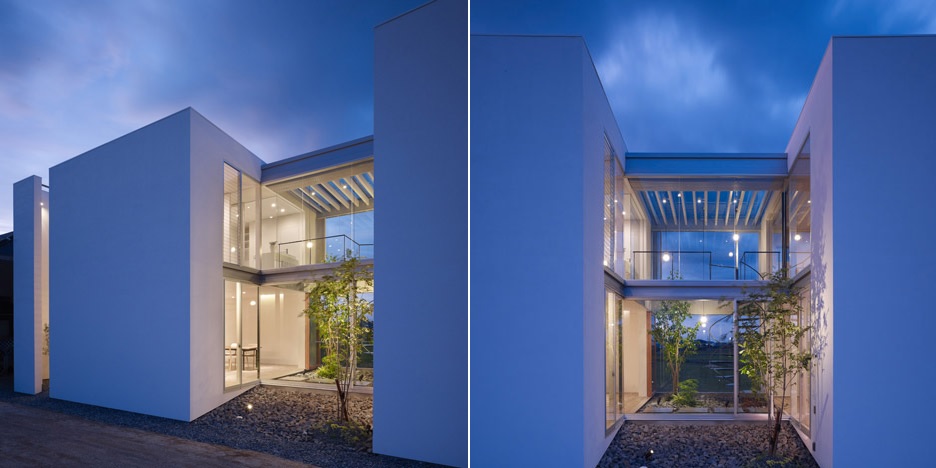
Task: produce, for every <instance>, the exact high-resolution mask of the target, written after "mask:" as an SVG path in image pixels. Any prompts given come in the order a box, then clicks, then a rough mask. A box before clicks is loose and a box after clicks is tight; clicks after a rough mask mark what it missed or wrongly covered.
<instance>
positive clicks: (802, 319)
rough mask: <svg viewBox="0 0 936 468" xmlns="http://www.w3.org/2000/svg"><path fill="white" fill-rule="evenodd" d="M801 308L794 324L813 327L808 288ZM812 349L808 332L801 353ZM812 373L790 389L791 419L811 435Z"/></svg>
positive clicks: (806, 281) (802, 373) (804, 374)
mask: <svg viewBox="0 0 936 468" xmlns="http://www.w3.org/2000/svg"><path fill="white" fill-rule="evenodd" d="M805 283H806V285H808V284H809V276H807V277H806V278H805ZM800 307H802V311H803V313H802V314H801V315H799V316H796V317H791V319H792V320H793V322H794V323H796V324H797V325H799V326H800V327H803V328H806V327H809V326H810V325H812V323H811V316H812V312H811V311H812V301H811V300H810V291H809V288H808V287H804V288H802V289H800ZM811 349H812V340H811V333H810V331H807V332H806V334H805V335H804V336H803V339H802V340H801V341H800V348H799V351H800V352H808V351H810V350H811ZM811 373H812V367H811V366H810V368H809V369H808V370H806V371H804V372H801V373H800V374H799V376H798V378H797V379H796V382H795V383H794V384H793V386H792V387H791V389H790V395H791V403H792V404H791V405H790V417H791V418H793V421H794V424H797V425H798V426H799V428H800V430H802V431H803V432H805V433H806V434H809V423H810V402H811V399H810V392H811V389H810V385H811V381H810V380H811Z"/></svg>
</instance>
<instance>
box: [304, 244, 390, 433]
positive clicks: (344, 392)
mask: <svg viewBox="0 0 936 468" xmlns="http://www.w3.org/2000/svg"><path fill="white" fill-rule="evenodd" d="M373 286H374V273H373V271H372V270H371V267H370V265H362V264H361V263H360V260H358V259H357V258H354V257H352V256H351V252H350V251H349V252H348V254H347V255H346V257H345V260H344V261H343V262H342V263H341V264H340V265H338V266H337V267H336V268H335V271H334V272H333V273H332V274H331V275H326V276H324V277H323V278H322V279H320V280H318V281H316V282H315V283H314V284H312V285H311V286H309V287H308V288H307V290H306V295H307V298H308V308H306V310H305V311H304V313H305V315H306V316H307V317H309V318H310V319H312V320H313V321H314V322H315V326H316V327H317V328H318V330H319V336H320V339H321V340H322V342H323V343H324V344H325V352H326V356H325V358H323V365H324V366H327V367H328V368H329V369H328V370H329V371H333V372H334V373H333V375H334V378H335V386H336V387H337V388H338V419H339V420H341V421H350V417H349V415H348V389H349V388H350V387H351V382H352V381H353V379H354V376H355V374H356V370H357V358H358V355H359V354H361V353H363V352H364V343H365V340H366V339H367V337H368V336H370V333H371V329H370V328H369V327H367V326H365V324H366V323H367V321H368V320H369V319H368V317H372V316H373V313H374V303H373V302H372V301H369V300H366V299H363V298H362V297H361V296H360V293H364V292H370V291H371V290H372V289H373Z"/></svg>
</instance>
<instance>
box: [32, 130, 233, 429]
mask: <svg viewBox="0 0 936 468" xmlns="http://www.w3.org/2000/svg"><path fill="white" fill-rule="evenodd" d="M219 171H220V170H219ZM189 173H190V168H189V117H188V113H187V112H186V111H183V112H179V113H176V114H173V115H171V116H169V117H166V118H164V119H162V120H160V121H158V122H155V123H153V124H151V125H149V126H146V127H144V128H142V129H140V130H137V131H135V132H133V133H130V134H128V135H125V136H123V137H121V138H119V139H117V140H114V141H112V142H110V143H107V144H105V145H103V146H100V147H98V148H95V149H93V150H91V151H88V152H87V153H84V154H82V155H80V156H77V157H75V158H73V159H70V160H68V161H65V162H64V163H62V164H59V165H57V166H55V167H53V168H51V169H50V186H53V187H55V189H54V190H51V206H53V207H55V208H54V212H55V213H54V217H53V219H52V222H51V230H50V231H51V232H50V236H51V251H50V255H51V257H50V267H51V289H50V305H51V317H50V319H51V323H50V329H51V356H50V358H51V374H52V375H53V376H54V379H52V381H51V385H50V387H51V396H52V397H53V398H59V399H63V400H70V401H77V402H80V403H87V404H92V405H98V406H105V407H109V408H117V409H122V410H127V411H133V412H138V413H145V414H152V415H156V416H163V417H167V418H173V419H182V420H187V419H188V417H189V374H190V365H189V354H190V345H189V342H190V340H189V330H190V327H189V303H190V300H189V285H190V283H189V276H190V272H189V264H190V261H189V253H190V248H189V244H190V243H189V230H190V228H189V226H190V221H189V220H190V209H189V198H190V194H189V191H188V190H187V189H186V187H187V186H188V184H189V180H190V179H189ZM218 193H219V195H218V197H219V198H220V191H219V192H218ZM220 214H221V212H220V210H219V211H218V216H220ZM219 224H220V223H219ZM218 239H220V235H219V236H218ZM215 250H217V249H215ZM218 266H220V262H219V263H218ZM217 271H218V269H217V268H216V269H215V276H217V275H218V273H217ZM218 314H219V316H220V312H218ZM219 362H220V361H219ZM220 366H221V365H220V364H219V366H218V367H220Z"/></svg>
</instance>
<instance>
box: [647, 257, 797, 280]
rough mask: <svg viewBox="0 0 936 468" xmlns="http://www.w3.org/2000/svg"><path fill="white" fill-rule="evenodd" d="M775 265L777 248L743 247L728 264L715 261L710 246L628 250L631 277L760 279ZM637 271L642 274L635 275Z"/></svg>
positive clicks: (777, 264)
mask: <svg viewBox="0 0 936 468" xmlns="http://www.w3.org/2000/svg"><path fill="white" fill-rule="evenodd" d="M638 265H640V268H638ZM779 268H780V252H776V251H745V252H743V253H741V255H740V256H738V258H736V259H735V262H734V264H729V265H723V264H720V263H715V262H714V260H713V256H712V252H711V251H710V250H638V251H635V252H632V254H631V278H634V279H658V280H665V279H682V280H762V279H764V278H766V277H767V276H768V275H769V274H771V273H773V272H775V271H777V270H778V269H779ZM639 271H640V272H643V273H644V274H642V275H639V276H638V272H639ZM641 276H643V277H641Z"/></svg>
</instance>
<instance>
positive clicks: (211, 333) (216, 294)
mask: <svg viewBox="0 0 936 468" xmlns="http://www.w3.org/2000/svg"><path fill="white" fill-rule="evenodd" d="M183 112H184V113H185V114H186V115H188V116H189V118H190V121H191V154H192V157H191V159H190V160H189V161H188V162H189V167H190V174H191V177H190V180H189V181H186V184H187V186H188V187H189V191H188V192H187V195H188V197H189V199H190V200H191V208H190V210H189V213H188V215H189V217H188V220H187V223H188V225H190V226H191V229H190V231H187V239H188V241H189V242H190V243H191V244H190V245H191V259H190V261H188V262H187V263H186V265H185V271H186V275H190V277H191V288H190V289H187V290H186V298H187V300H188V301H189V304H190V307H191V314H190V315H187V317H186V318H187V320H188V321H187V323H186V327H188V329H189V330H190V334H188V335H186V343H187V346H188V347H189V349H190V358H189V359H190V366H189V367H188V368H187V370H188V371H189V376H188V378H189V381H190V383H191V384H190V386H189V387H188V389H187V390H188V392H189V394H190V396H191V407H190V411H189V412H188V414H187V415H186V417H185V419H188V420H191V419H195V418H197V417H199V416H201V415H202V414H205V413H207V412H208V411H211V410H212V409H214V408H216V407H217V406H219V405H221V404H222V403H224V402H225V401H228V400H230V399H231V398H233V397H235V396H236V395H237V394H238V393H237V392H228V393H224V344H225V340H224V300H223V297H224V280H223V279H222V277H221V263H222V258H221V257H222V251H221V249H219V248H218V245H219V243H220V242H221V239H222V237H223V233H222V228H223V226H222V215H223V212H224V206H223V194H224V178H223V173H224V163H225V162H227V163H228V164H230V165H232V166H234V167H235V168H236V169H238V170H240V171H241V172H242V173H243V174H244V175H247V176H250V177H252V178H253V179H255V180H260V166H261V165H262V164H263V161H261V160H260V159H259V158H258V157H257V156H255V155H254V154H253V153H251V152H250V151H249V150H247V149H246V148H244V147H243V146H242V145H241V144H240V143H238V142H236V141H234V139H233V138H231V137H230V136H228V135H227V134H226V133H224V132H223V131H221V130H220V129H219V128H218V127H216V126H215V125H214V124H212V123H211V122H209V121H208V120H207V119H205V118H204V117H203V116H202V115H201V114H199V113H198V112H196V111H195V110H193V109H191V108H189V109H186V110H185V111H183ZM182 186H183V187H184V186H185V185H182Z"/></svg>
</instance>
